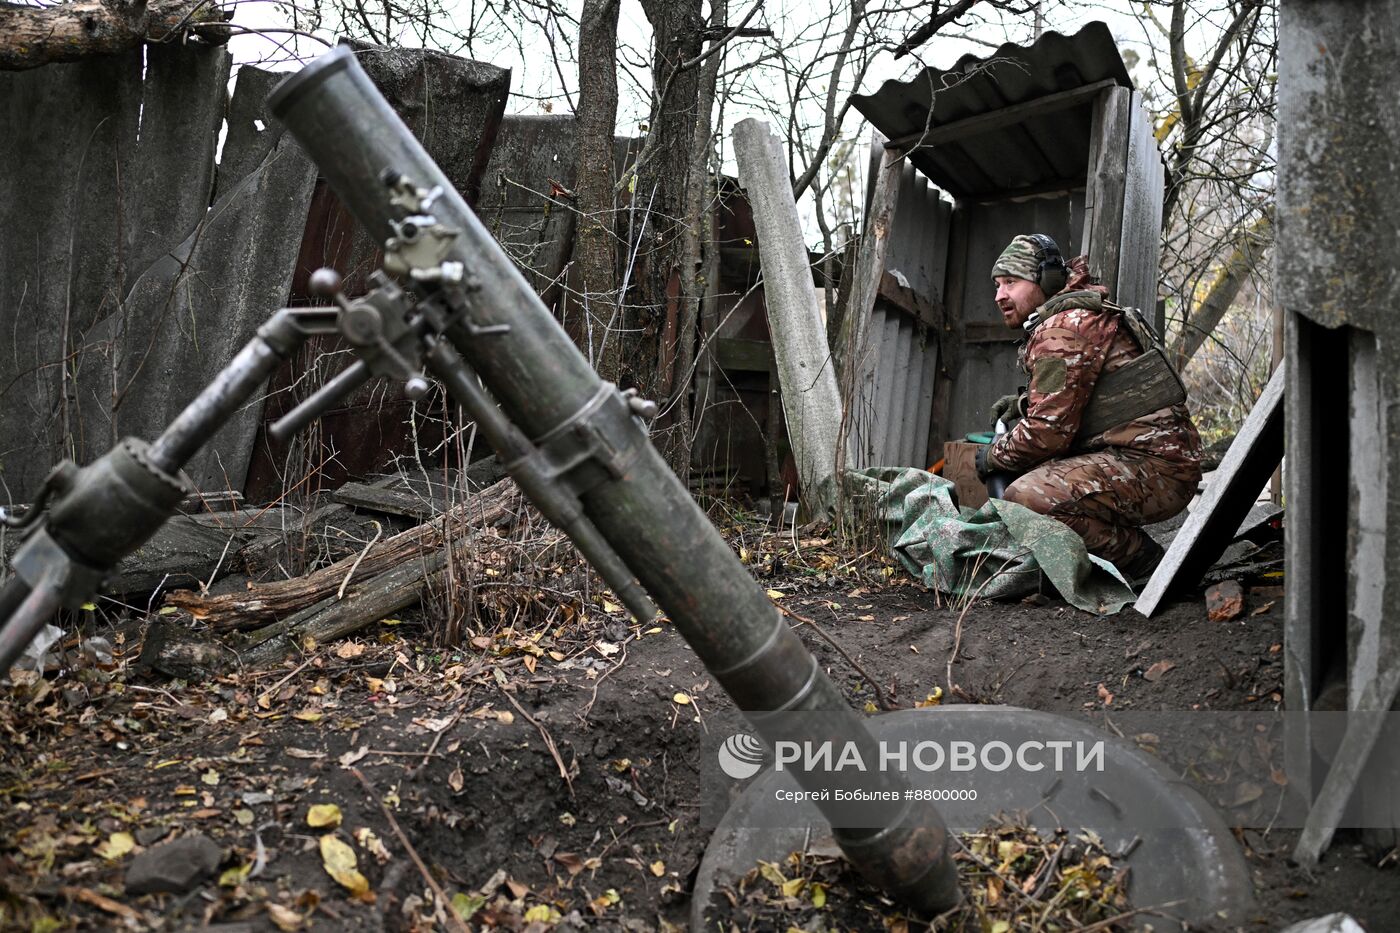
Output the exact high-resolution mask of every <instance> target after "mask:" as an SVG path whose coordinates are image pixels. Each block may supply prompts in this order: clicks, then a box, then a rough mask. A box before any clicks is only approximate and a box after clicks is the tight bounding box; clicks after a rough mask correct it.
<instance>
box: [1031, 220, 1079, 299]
mask: <svg viewBox="0 0 1400 933" xmlns="http://www.w3.org/2000/svg"><path fill="white" fill-rule="evenodd" d="M1026 235H1027V236H1028V237H1029V238H1030V240H1031V242H1033V243H1035V246H1036V250H1035V261H1036V263H1037V268H1036V284H1037V285H1039V286H1040V290H1041V291H1043V292H1044V293H1045V297H1046V298H1049V297H1050V296H1051V295H1054V294H1056V293H1058V292H1060V291H1063V290H1064V287H1065V283H1066V282H1067V281H1068V280H1069V272H1068V270H1067V269H1066V268H1065V258H1064V256H1062V255H1061V254H1060V247H1059V244H1057V243H1056V242H1055V241H1054V240H1052V239H1051V238H1050V237H1048V236H1046V235H1045V234H1043V233H1029V234H1026Z"/></svg>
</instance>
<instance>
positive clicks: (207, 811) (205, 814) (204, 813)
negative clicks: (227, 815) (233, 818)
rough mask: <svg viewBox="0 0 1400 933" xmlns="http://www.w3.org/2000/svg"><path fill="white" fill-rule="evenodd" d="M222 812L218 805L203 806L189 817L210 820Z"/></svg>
mask: <svg viewBox="0 0 1400 933" xmlns="http://www.w3.org/2000/svg"><path fill="white" fill-rule="evenodd" d="M223 812H224V811H222V810H220V809H219V808H218V807H204V808H202V809H199V810H196V811H194V812H193V813H191V814H190V819H193V820H211V819H213V818H214V817H216V816H221V815H222V814H223Z"/></svg>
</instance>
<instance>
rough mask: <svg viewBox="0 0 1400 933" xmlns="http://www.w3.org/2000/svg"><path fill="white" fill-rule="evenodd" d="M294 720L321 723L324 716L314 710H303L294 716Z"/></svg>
mask: <svg viewBox="0 0 1400 933" xmlns="http://www.w3.org/2000/svg"><path fill="white" fill-rule="evenodd" d="M292 718H293V719H300V720H301V721H302V722H320V721H321V719H322V716H321V714H320V713H318V712H316V711H315V710H314V709H301V710H297V711H296V712H295V713H293V714H292Z"/></svg>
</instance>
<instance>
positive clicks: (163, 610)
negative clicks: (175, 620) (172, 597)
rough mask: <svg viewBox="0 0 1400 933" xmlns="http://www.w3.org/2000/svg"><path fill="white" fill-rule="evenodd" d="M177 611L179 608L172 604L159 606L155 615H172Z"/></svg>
mask: <svg viewBox="0 0 1400 933" xmlns="http://www.w3.org/2000/svg"><path fill="white" fill-rule="evenodd" d="M179 611H180V610H179V609H176V608H175V607H174V606H161V607H160V608H159V609H157V610H156V615H158V616H172V615H174V614H175V613H177V612H179Z"/></svg>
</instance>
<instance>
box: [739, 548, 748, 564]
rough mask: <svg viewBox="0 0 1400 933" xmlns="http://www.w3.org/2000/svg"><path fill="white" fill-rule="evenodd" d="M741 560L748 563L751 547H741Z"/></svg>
mask: <svg viewBox="0 0 1400 933" xmlns="http://www.w3.org/2000/svg"><path fill="white" fill-rule="evenodd" d="M739 561H740V562H741V563H745V564H747V563H748V562H749V549H748V548H746V547H741V548H739Z"/></svg>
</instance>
